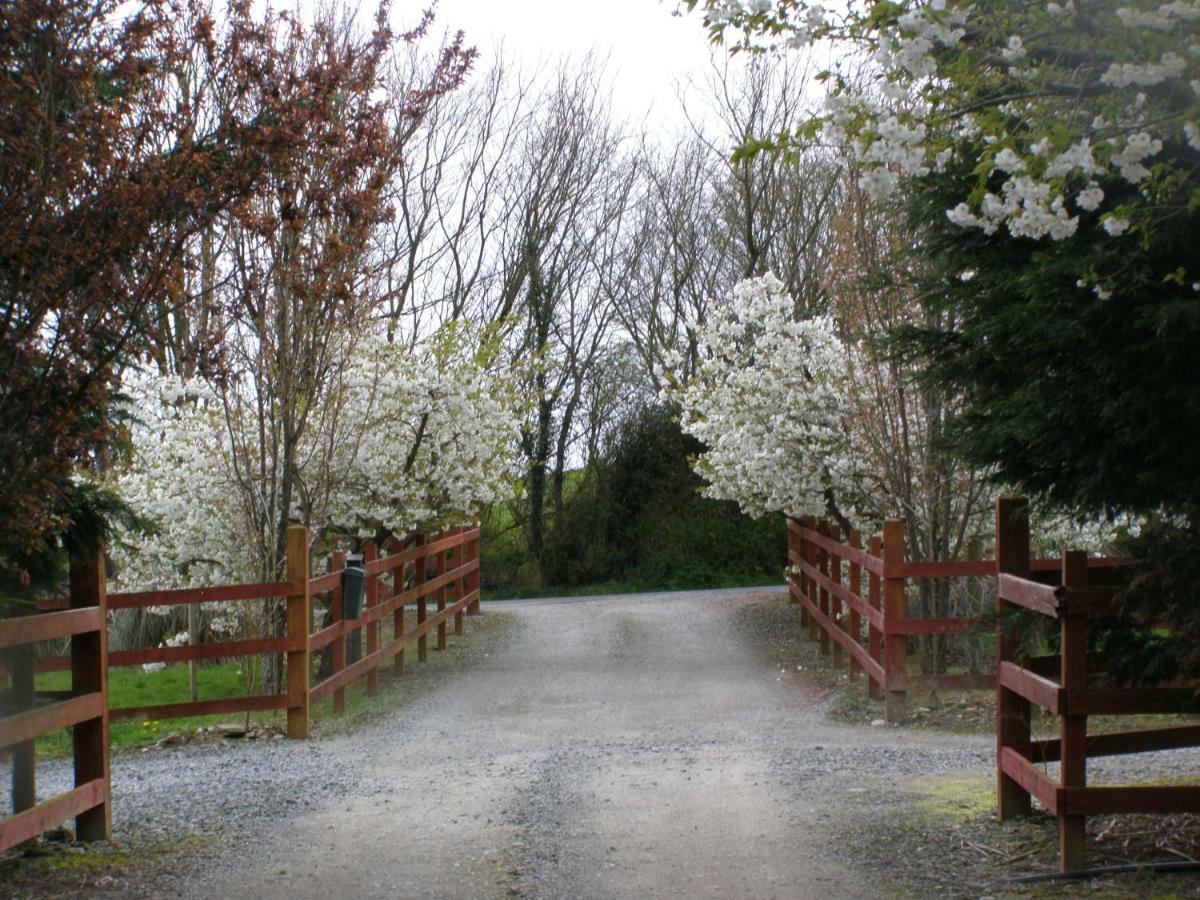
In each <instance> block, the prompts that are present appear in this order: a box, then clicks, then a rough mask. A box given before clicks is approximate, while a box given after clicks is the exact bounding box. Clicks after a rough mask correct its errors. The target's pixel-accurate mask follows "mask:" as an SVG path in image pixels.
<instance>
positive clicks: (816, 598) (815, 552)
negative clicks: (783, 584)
mask: <svg viewBox="0 0 1200 900" xmlns="http://www.w3.org/2000/svg"><path fill="white" fill-rule="evenodd" d="M805 525H806V527H807V528H808V529H809V531H816V530H817V519H816V517H815V516H809V517H808V519H807V520H806V522H805ZM819 554H820V550H819V549H818V548H817V546H816V544H814V543H813V542H812V541H810V540H808V539H807V538H806V539H805V541H804V560H805V562H807V563H808V564H809V565H810V566H814V567H815V566H816V565H817V562H818V560H819V558H820V555H819ZM804 587H805V593H804V596H805V597H807V598H808V600H809V602H810V603H812V605H813V606H817V605H818V604H819V603H820V598H821V594H820V591H819V590H818V589H817V583H816V581H815V580H813V578H812V577H811V576H808V575H806V576H805V578H804ZM807 618H808V639H809V640H810V641H815V640H816V639H817V620H816V619H814V618H813V616H812V614H811V613H809V614H808V617H807Z"/></svg>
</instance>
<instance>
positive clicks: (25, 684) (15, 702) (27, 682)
mask: <svg viewBox="0 0 1200 900" xmlns="http://www.w3.org/2000/svg"><path fill="white" fill-rule="evenodd" d="M5 660H6V662H7V664H8V666H9V668H10V673H9V674H10V675H11V676H12V688H11V689H10V690H9V699H10V700H11V702H12V708H11V711H12V712H14V713H18V712H25V711H27V710H31V709H33V708H34V706H35V704H36V697H37V689H36V685H35V682H34V679H35V672H36V666H37V652H36V648H35V647H34V646H33V645H32V644H18V645H17V646H15V647H10V648H9V649H8V652H7V654H6V657H5ZM35 746H36V739H35V738H30V739H29V740H27V741H21V743H19V744H13V746H12V811H13V812H14V813H19V812H24V811H25V810H27V809H33V807H34V806H36V805H37V757H36V754H35Z"/></svg>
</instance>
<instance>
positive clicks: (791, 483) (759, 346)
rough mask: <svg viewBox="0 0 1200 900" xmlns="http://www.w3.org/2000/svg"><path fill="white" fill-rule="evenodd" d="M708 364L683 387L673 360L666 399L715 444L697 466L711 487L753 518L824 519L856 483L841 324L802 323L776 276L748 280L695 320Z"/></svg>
mask: <svg viewBox="0 0 1200 900" xmlns="http://www.w3.org/2000/svg"><path fill="white" fill-rule="evenodd" d="M694 327H695V329H696V333H697V335H698V337H699V340H700V345H701V346H700V355H701V360H702V361H701V363H700V366H699V369H698V371H697V372H696V375H695V377H694V378H693V379H692V380H691V381H690V382H688V383H679V382H678V381H677V380H676V379H675V378H674V377H673V375H672V372H671V369H672V368H674V367H675V365H676V364H677V361H675V360H673V359H671V358H668V359H667V363H666V371H664V373H663V377H664V380H665V381H666V383H667V384H668V387H667V389H666V395H667V397H668V398H669V399H672V400H674V401H676V402H678V403H679V404H680V406H681V407H682V410H683V412H682V426H683V430H684V431H686V432H687V433H689V434H691V435H693V436H695V437H696V438H698V439H700V440H701V441H703V442H704V444H705V445H706V446H707V448H708V449H707V450H705V452H704V453H702V454H701V455H700V457H699V459H698V460H697V461H696V470H697V472H698V473H699V474H700V475H702V476H703V477H704V478H706V479H707V480H708V488H707V489H706V491H705V493H706V494H707V496H709V497H713V498H716V499H719V500H733V501H735V502H736V503H737V504H738V505H739V506H740V507H741V508H742V510H743V511H744V512H746V513H748V514H750V515H752V516H761V515H764V514H766V513H771V512H780V513H783V514H784V515H787V516H791V517H792V518H799V517H802V516H808V515H825V514H828V512H830V510H831V507H833V508H834V509H837V506H836V504H838V503H845V502H846V499H847V498H848V497H849V496H850V494H851V492H852V490H853V487H854V485H855V483H856V482H857V479H856V478H855V476H854V466H853V464H852V462H851V456H850V441H849V435H848V432H847V428H846V422H845V417H846V413H847V411H848V407H847V404H846V400H845V392H844V390H843V387H842V385H841V381H842V379H843V377H844V371H845V364H846V354H845V348H844V347H843V345H842V342H841V341H840V340H839V339H838V337H837V334H836V332H835V329H834V323H833V320H832V319H830V318H828V317H824V316H819V317H816V318H812V319H807V320H804V321H797V319H796V315H795V302H794V301H793V299H792V298H791V297H789V296H788V295H787V293H786V292H785V291H784V289H783V284H782V282H780V281H779V279H777V278H776V277H775V276H773V275H769V274H768V275H765V276H763V277H761V278H752V279H747V280H745V281H742V282H740V283H739V284H738V285H737V286H736V287H734V289H733V295H732V297H731V299H730V302H729V303H728V304H727V305H726V306H724V307H722V308H720V309H718V310H717V311H716V312H710V315H709V319H708V321H707V322H705V323H702V324H701V323H697V324H695V326H694Z"/></svg>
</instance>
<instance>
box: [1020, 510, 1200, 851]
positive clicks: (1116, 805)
mask: <svg viewBox="0 0 1200 900" xmlns="http://www.w3.org/2000/svg"><path fill="white" fill-rule="evenodd" d="M996 548H997V553H996V555H997V559H998V560H999V563H998V565H999V569H1000V573H999V575H998V577H997V580H996V581H997V584H996V604H997V608H998V611H999V612H1000V613H1001V614H1002V613H1003V612H1004V611H1005V610H1006V608H1019V609H1023V610H1026V611H1028V612H1032V613H1035V614H1037V615H1041V616H1045V617H1047V618H1049V619H1051V620H1053V621H1055V622H1056V623H1057V625H1058V630H1059V653H1058V654H1055V655H1052V656H1035V657H1031V658H1028V659H1025V660H1022V661H1018V659H1017V658H1016V653H1017V649H1018V647H1017V641H1016V638H1015V636H1013V635H1001V636H1000V639H999V641H998V642H997V685H996V705H997V734H996V775H997V801H998V812H999V815H1000V818H1001V819H1006V818H1009V817H1012V816H1018V815H1024V814H1028V813H1029V811H1030V808H1031V800H1032V799H1033V798H1036V799H1037V801H1038V802H1039V803H1040V804H1041V805H1042V806H1043V807H1045V808H1046V809H1047V810H1048V811H1049V812H1050V813H1051V814H1053V815H1054V816H1057V817H1058V821H1059V861H1060V866H1061V868H1062V870H1063V871H1064V872H1066V871H1071V870H1073V869H1078V868H1080V867H1081V866H1082V865H1083V864H1084V856H1085V825H1086V818H1087V816H1095V815H1107V814H1119V813H1151V814H1153V813H1158V814H1172V813H1185V812H1186V813H1200V787H1197V786H1191V785H1189V786H1180V785H1136V786H1125V785H1122V786H1102V785H1088V783H1087V761H1088V758H1089V757H1092V756H1112V755H1117V754H1125V753H1145V752H1149V751H1153V750H1167V749H1174V748H1179V747H1196V746H1200V725H1184V726H1179V727H1170V728H1153V729H1142V730H1133V731H1122V732H1116V733H1111V734H1103V735H1091V736H1089V735H1088V733H1087V719H1088V716H1094V715H1117V716H1120V715H1138V714H1143V713H1178V712H1185V711H1189V710H1194V709H1195V706H1194V703H1195V699H1196V696H1197V691H1198V690H1200V684H1180V683H1177V682H1176V683H1170V684H1162V685H1155V686H1136V687H1135V686H1128V685H1118V684H1113V683H1112V682H1111V679H1109V678H1107V676H1106V675H1105V672H1104V670H1103V665H1104V663H1103V660H1100V659H1097V658H1096V657H1094V656H1092V655H1090V654H1089V653H1088V617H1089V616H1096V615H1105V614H1111V613H1112V612H1114V611H1115V610H1116V608H1117V606H1116V594H1117V592H1118V591H1119V586H1115V585H1113V584H1112V581H1113V580H1114V579H1113V578H1112V577H1111V573H1106V572H1105V568H1106V567H1104V566H1097V565H1090V564H1091V563H1092V562H1093V561H1092V560H1089V559H1088V558H1087V557H1086V555H1085V554H1083V553H1079V552H1070V553H1065V554H1063V557H1062V559H1061V560H1060V561H1059V563H1058V567H1057V571H1056V572H1055V573H1054V574H1055V575H1056V576H1057V577H1056V579H1055V580H1056V583H1053V584H1047V583H1045V582H1044V580H1043V579H1042V578H1041V577H1040V576H1041V575H1043V574H1044V573H1045V572H1046V571H1047V570H1046V569H1045V567H1038V566H1035V565H1033V564H1031V562H1030V560H1029V523H1028V507H1027V506H1026V504H1025V503H1024V502H1023V501H1020V500H1011V499H1002V500H1000V501H999V502H998V503H997V507H996ZM1038 568H1040V569H1041V571H1040V572H1038V571H1035V570H1036V569H1038ZM1035 576H1037V580H1035ZM1034 704H1036V705H1038V706H1040V707H1041V708H1042V709H1044V710H1046V711H1047V712H1049V713H1050V714H1051V715H1053V716H1057V717H1059V720H1060V721H1059V736H1058V737H1057V738H1051V739H1041V740H1034V739H1033V737H1032V729H1031V724H1030V723H1031V715H1032V706H1033V705H1034ZM1051 762H1058V763H1059V775H1058V778H1057V779H1056V778H1054V777H1052V776H1051V775H1050V774H1049V773H1048V772H1047V771H1046V769H1045V768H1044V767H1045V765H1046V764H1047V763H1051Z"/></svg>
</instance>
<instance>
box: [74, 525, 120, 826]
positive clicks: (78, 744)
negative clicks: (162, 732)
mask: <svg viewBox="0 0 1200 900" xmlns="http://www.w3.org/2000/svg"><path fill="white" fill-rule="evenodd" d="M69 578H70V604H71V608H72V609H78V608H80V607H87V606H96V607H99V609H100V628H99V629H98V630H96V631H89V632H85V633H83V634H76V635H73V636H72V637H71V692H72V693H73V694H76V695H79V694H91V693H99V694H100V696H101V698H102V700H103V702H102V703H101V705H100V715H99V716H97V717H96V718H94V719H88V720H87V721H86V722H80V723H79V724H78V725H76V726H75V727H74V728H73V729H72V731H73V733H74V734H73V739H72V740H73V743H74V755H75V786H76V787H79V786H81V785H84V784H87V783H88V782H89V781H93V780H95V779H97V778H100V779H103V780H104V802H103V803H101V804H100V805H98V806H93V807H92V808H91V809H89V810H85V811H84V812H81V813H80V814H79V815H77V816H76V817H75V835H76V837H77V838H79V840H81V841H104V840H108V839H109V837H111V836H112V782H111V780H110V778H109V763H108V625H107V619H106V617H105V611H106V608H107V606H108V597H107V594H106V588H105V575H104V550H103V548H101V549H99V550H97V551H96V552H95V553H94V554H89V555H86V556H84V555H80V556H74V555H73V556H72V558H71V563H70V576H69Z"/></svg>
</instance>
